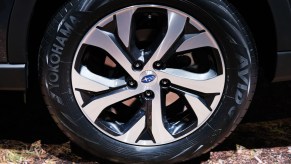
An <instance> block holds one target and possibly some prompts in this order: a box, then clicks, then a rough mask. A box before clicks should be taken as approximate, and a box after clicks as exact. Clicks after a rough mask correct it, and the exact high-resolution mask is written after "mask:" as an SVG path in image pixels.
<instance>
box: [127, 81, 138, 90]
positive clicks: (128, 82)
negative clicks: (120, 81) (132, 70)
mask: <svg viewBox="0 0 291 164" xmlns="http://www.w3.org/2000/svg"><path fill="white" fill-rule="evenodd" d="M127 85H128V86H129V87H130V88H137V82H136V81H135V80H132V79H130V80H128V81H127Z"/></svg>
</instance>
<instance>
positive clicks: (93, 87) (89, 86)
mask: <svg viewBox="0 0 291 164" xmlns="http://www.w3.org/2000/svg"><path fill="white" fill-rule="evenodd" d="M72 83H73V86H74V88H76V89H81V90H86V91H93V92H100V91H103V90H107V89H109V87H108V86H106V85H103V84H100V83H98V82H97V81H95V80H93V79H90V78H88V77H86V76H82V75H81V74H79V73H78V72H77V71H76V70H75V69H73V70H72Z"/></svg>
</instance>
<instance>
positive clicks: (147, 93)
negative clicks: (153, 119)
mask: <svg viewBox="0 0 291 164" xmlns="http://www.w3.org/2000/svg"><path fill="white" fill-rule="evenodd" d="M144 97H145V98H146V99H147V100H151V99H153V98H154V97H155V93H154V92H153V91H151V90H147V91H145V92H144Z"/></svg>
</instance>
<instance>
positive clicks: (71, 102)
mask: <svg viewBox="0 0 291 164" xmlns="http://www.w3.org/2000/svg"><path fill="white" fill-rule="evenodd" d="M138 4H157V5H163V6H169V7H172V8H176V9H178V10H181V11H183V12H185V13H187V14H189V15H191V16H193V17H194V18H196V19H197V20H199V21H200V22H201V23H202V24H203V25H204V26H205V27H206V28H207V29H208V30H209V31H210V32H211V33H212V35H213V36H214V37H215V39H216V41H217V42H218V44H219V46H220V48H221V51H222V54H223V57H224V62H225V67H226V69H225V70H226V83H225V89H224V93H223V95H222V98H221V102H220V103H219V105H218V107H217V109H216V110H215V112H214V113H213V115H212V116H211V117H210V118H209V119H208V121H207V122H206V123H205V124H204V125H202V126H201V127H200V128H199V129H198V130H197V131H195V132H194V133H192V134H191V135H189V136H187V137H185V138H182V139H180V140H178V141H176V142H173V143H169V144H165V145H159V146H136V145H130V144H126V143H122V142H119V141H117V140H114V139H112V138H110V137H108V136H107V135H105V134H103V133H102V132H100V131H99V130H98V129H97V128H95V127H94V126H93V125H92V124H91V123H90V122H89V121H88V120H87V119H86V117H84V115H83V113H82V112H81V110H80V109H79V107H78V104H77V103H76V100H75V99H74V95H73V91H72V84H71V67H72V65H71V64H72V61H73V58H74V54H75V51H76V49H77V47H78V45H79V43H80V41H81V39H82V37H83V36H84V35H85V34H86V32H87V31H88V30H89V29H90V28H91V27H92V26H93V25H94V24H95V23H96V22H97V21H98V20H100V19H101V18H103V17H105V16H106V15H108V14H110V13H112V12H114V11H116V10H118V9H122V8H124V7H128V6H131V5H138ZM256 56H257V55H256V51H255V46H254V42H253V41H252V37H251V35H250V33H249V32H248V31H247V27H246V24H245V23H244V22H243V20H242V19H241V17H240V16H239V14H238V13H237V11H236V10H235V9H234V8H233V7H231V5H230V4H229V3H228V2H226V1H223V0H207V1H205V0H159V1H156V0H107V1H103V0H95V1H89V0H71V1H69V2H68V3H67V4H66V5H65V6H63V7H62V8H61V10H60V11H59V12H58V13H57V15H56V16H55V17H54V18H53V20H52V21H51V23H50V25H49V26H48V28H47V32H46V35H45V36H44V38H43V41H42V43H41V46H40V51H39V77H40V81H41V89H42V92H43V96H44V99H45V102H46V104H47V106H48V109H49V111H50V113H51V115H52V117H53V118H54V120H55V121H56V122H57V124H58V126H59V127H60V128H61V129H62V130H63V132H64V133H65V134H66V135H67V136H68V137H69V138H70V139H71V140H72V141H73V142H75V143H76V144H78V145H79V146H81V147H82V148H83V149H85V150H86V151H88V152H90V153H92V154H93V155H95V156H98V157H101V158H105V159H106V160H110V161H114V162H121V163H139V162H142V163H161V162H169V163H174V162H181V161H186V160H189V159H191V158H194V157H197V156H199V155H201V154H203V153H206V152H208V151H209V150H211V149H212V148H213V147H215V146H216V145H217V144H219V143H220V142H222V141H223V140H224V139H225V138H226V137H227V136H228V135H229V134H230V133H231V132H232V131H233V130H234V128H235V127H236V126H237V124H238V123H239V122H240V120H241V119H242V117H243V116H244V114H245V113H246V111H247V108H248V107H249V104H250V102H251V99H252V97H253V93H254V91H255V86H256V80H257V59H256V58H257V57H256Z"/></svg>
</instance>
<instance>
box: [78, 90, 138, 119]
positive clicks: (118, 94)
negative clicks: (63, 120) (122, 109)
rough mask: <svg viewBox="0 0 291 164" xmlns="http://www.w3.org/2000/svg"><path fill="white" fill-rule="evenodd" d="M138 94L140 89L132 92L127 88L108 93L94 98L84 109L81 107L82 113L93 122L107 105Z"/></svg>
mask: <svg viewBox="0 0 291 164" xmlns="http://www.w3.org/2000/svg"><path fill="white" fill-rule="evenodd" d="M140 93H141V89H139V88H137V89H135V90H132V89H129V88H128V87H124V88H121V89H118V90H116V91H113V92H110V93H108V94H106V95H101V96H100V97H98V98H96V99H95V100H93V101H92V102H90V103H89V104H87V105H86V106H85V107H83V108H82V111H83V112H84V113H85V114H86V116H87V117H88V118H89V119H91V120H92V121H95V120H96V118H97V117H98V116H99V115H100V113H101V112H102V111H103V110H104V109H105V108H106V107H108V106H109V105H112V104H115V103H117V102H120V101H122V100H125V99H127V98H130V97H133V96H135V95H137V94H140Z"/></svg>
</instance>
